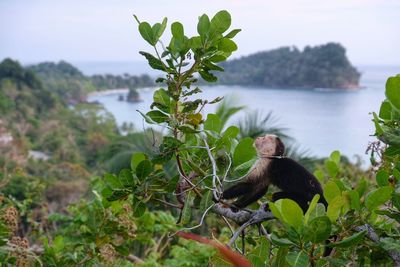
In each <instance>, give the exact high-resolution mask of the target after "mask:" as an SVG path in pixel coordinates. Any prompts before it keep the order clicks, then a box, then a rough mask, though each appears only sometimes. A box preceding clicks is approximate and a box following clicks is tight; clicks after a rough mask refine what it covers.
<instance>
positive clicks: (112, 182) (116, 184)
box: [104, 173, 124, 189]
mask: <svg viewBox="0 0 400 267" xmlns="http://www.w3.org/2000/svg"><path fill="white" fill-rule="evenodd" d="M104 180H105V181H106V183H107V185H108V186H109V187H110V188H112V189H121V188H123V187H124V186H123V185H122V183H121V182H120V180H119V179H118V177H117V176H115V175H114V174H111V173H106V174H105V175H104Z"/></svg>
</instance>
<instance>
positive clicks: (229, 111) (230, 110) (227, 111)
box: [215, 96, 245, 127]
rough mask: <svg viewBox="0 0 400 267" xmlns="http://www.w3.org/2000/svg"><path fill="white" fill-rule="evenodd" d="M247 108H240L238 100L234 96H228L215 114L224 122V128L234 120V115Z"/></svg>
mask: <svg viewBox="0 0 400 267" xmlns="http://www.w3.org/2000/svg"><path fill="white" fill-rule="evenodd" d="M244 108H245V106H238V105H237V100H236V99H235V98H234V97H233V96H226V97H224V100H222V102H221V103H220V104H219V105H218V107H217V110H216V111H215V114H217V115H218V117H219V118H220V119H221V121H222V126H223V127H224V126H225V125H226V123H227V122H228V120H229V119H230V118H232V116H233V115H235V114H236V113H238V112H239V111H241V110H243V109H244Z"/></svg>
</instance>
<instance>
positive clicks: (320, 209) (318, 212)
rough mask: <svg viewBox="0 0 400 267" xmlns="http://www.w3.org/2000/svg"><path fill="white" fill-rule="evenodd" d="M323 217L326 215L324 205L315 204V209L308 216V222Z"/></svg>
mask: <svg viewBox="0 0 400 267" xmlns="http://www.w3.org/2000/svg"><path fill="white" fill-rule="evenodd" d="M325 215H326V211H325V206H324V204H322V203H317V206H316V207H315V209H314V210H312V211H311V212H310V216H309V218H308V221H311V220H313V219H314V218H317V217H321V216H325Z"/></svg>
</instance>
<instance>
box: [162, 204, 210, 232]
mask: <svg viewBox="0 0 400 267" xmlns="http://www.w3.org/2000/svg"><path fill="white" fill-rule="evenodd" d="M215 205H216V203H213V204H211V206H209V207H208V208H207V209H206V210H205V211H204V213H203V215H202V216H201V219H200V223H199V224H198V225H195V226H192V227H184V228H181V229H179V230H178V231H176V232H175V233H173V234H168V237H169V238H171V237H173V236H175V235H176V234H177V233H179V232H180V231H183V230H193V229H196V228H199V227H200V226H202V225H203V222H204V218H205V217H206V215H207V213H208V212H209V211H210V210H211V209H212V208H213V207H214V206H215Z"/></svg>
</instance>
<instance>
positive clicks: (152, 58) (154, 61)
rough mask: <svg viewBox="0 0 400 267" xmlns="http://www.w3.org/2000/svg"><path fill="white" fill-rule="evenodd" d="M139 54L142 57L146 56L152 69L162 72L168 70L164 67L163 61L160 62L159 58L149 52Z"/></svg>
mask: <svg viewBox="0 0 400 267" xmlns="http://www.w3.org/2000/svg"><path fill="white" fill-rule="evenodd" d="M139 54H141V55H142V56H144V57H145V58H146V59H147V61H148V63H149V65H150V67H152V68H153V69H156V70H162V71H165V70H166V67H165V66H164V63H162V61H161V60H159V59H158V58H156V57H155V56H153V55H152V54H150V53H147V52H143V51H139Z"/></svg>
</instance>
